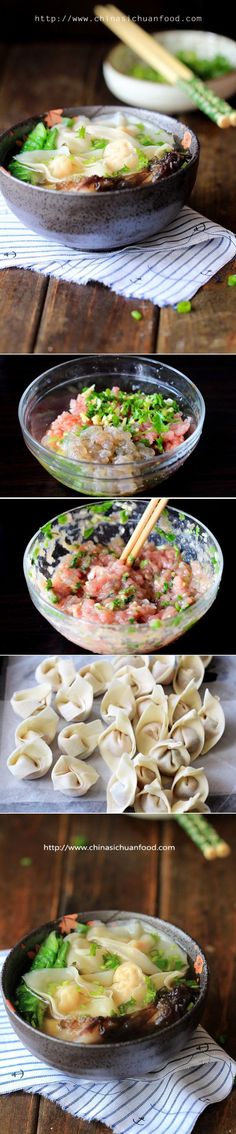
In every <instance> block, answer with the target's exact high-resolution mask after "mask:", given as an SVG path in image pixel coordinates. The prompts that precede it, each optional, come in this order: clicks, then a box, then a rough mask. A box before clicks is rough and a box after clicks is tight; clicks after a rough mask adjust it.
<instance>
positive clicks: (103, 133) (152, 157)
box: [9, 110, 191, 192]
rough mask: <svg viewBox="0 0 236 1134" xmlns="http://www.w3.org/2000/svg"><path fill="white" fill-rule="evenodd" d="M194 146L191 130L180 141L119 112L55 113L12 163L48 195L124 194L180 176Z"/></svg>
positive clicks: (16, 173)
mask: <svg viewBox="0 0 236 1134" xmlns="http://www.w3.org/2000/svg"><path fill="white" fill-rule="evenodd" d="M189 145H190V133H189V131H187V130H186V132H185V134H184V136H183V139H182V141H180V139H179V138H177V137H174V135H173V134H169V133H167V132H166V131H164V130H161V129H158V128H157V127H156V128H155V127H154V126H153V125H151V126H150V124H149V123H146V122H143V121H142V122H137V121H136V119H134V118H133V119H132V118H128V117H127V116H126V115H125V114H123V113H122V112H120V111H117V112H116V113H114V115H113V116H112V117H109V116H106V115H105V114H103V115H101V116H99V115H97V116H96V117H94V118H87V117H86V116H85V115H79V116H78V117H76V118H66V117H64V116H63V112H62V111H61V110H59V111H50V112H49V114H48V115H46V116H45V119H44V121H40V122H38V123H37V125H36V126H35V127H34V129H33V130H32V131H31V132H30V134H28V136H27V137H26V139H25V141H24V142H23V145H22V147H21V149H20V152H19V153H16V154H15V155H14V156H13V157H12V159H11V161H10V164H9V171H10V173H11V174H12V175H13V176H14V177H17V178H18V179H19V180H21V181H28V182H30V184H31V185H39V186H40V185H41V186H45V187H46V188H47V189H66V190H75V191H78V190H83V191H87V192H94V191H98V190H103V191H104V190H106V191H107V190H109V189H112V188H115V189H124V188H128V187H129V186H130V187H132V186H135V185H139V184H143V183H146V182H148V181H150V182H155V181H158V180H159V179H160V178H163V177H169V176H170V174H172V173H176V172H177V171H178V170H179V169H181V167H182V166H183V165H185V164H186V162H187V161H188V160H189V159H190V156H191V155H190V150H189Z"/></svg>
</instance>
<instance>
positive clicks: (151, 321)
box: [0, 42, 236, 355]
mask: <svg viewBox="0 0 236 1134" xmlns="http://www.w3.org/2000/svg"><path fill="white" fill-rule="evenodd" d="M106 51H107V45H103V44H101V43H100V42H99V44H98V45H96V42H91V44H89V43H85V42H84V43H83V44H81V45H79V44H77V43H56V44H55V45H53V44H50V43H45V44H44V43H40V44H38V43H32V44H25V45H24V44H21V45H19V46H14V45H13V46H10V47H6V48H5V47H2V52H1V55H0V73H1V88H0V101H1V128H5V127H8V126H9V125H11V124H14V123H15V122H17V121H21V120H22V119H24V118H27V117H28V116H29V115H30V114H37V113H39V112H40V111H42V110H44V108H46V107H48V106H54V105H55V106H60V105H61V106H63V105H64V106H66V105H68V102H69V104H70V105H88V104H89V103H90V104H100V103H101V104H103V105H104V104H105V103H109V102H110V103H114V102H115V100H114V99H113V98H112V95H110V93H109V91H107V88H106V86H105V83H104V80H103V77H102V69H101V64H102V60H103V58H104V54H106ZM185 120H186V122H187V123H188V124H189V125H191V126H192V128H193V129H194V130H195V131H196V133H197V134H198V136H199V139H200V143H201V160H200V168H199V173H198V178H197V185H196V188H195V190H194V193H193V195H192V198H191V201H192V205H193V206H194V207H195V208H196V209H198V210H199V211H200V212H202V213H203V214H204V215H206V216H208V217H210V218H211V219H212V220H214V221H217V222H219V223H221V224H223V225H225V226H226V227H227V228H229V229H234V227H235V191H234V168H235V149H236V131H233V130H231V131H228V130H225V131H222V130H219V129H217V127H216V126H214V125H213V123H210V121H209V120H208V119H207V118H205V117H203V115H200V114H198V113H193V114H190V115H185ZM6 263H7V262H6ZM235 270H236V261H235V262H234V261H231V263H230V265H226V267H225V268H224V269H223V270H222V271H221V272H220V274H218V275H217V276H215V277H214V278H213V280H211V281H210V283H209V284H208V285H206V286H205V287H204V288H202V289H201V290H200V291H198V293H197V295H196V296H195V298H194V300H193V304H192V311H191V313H190V314H187V315H179V314H178V313H177V312H176V311H175V310H174V309H173V308H172V307H166V308H164V309H162V311H159V309H158V307H154V306H153V304H152V303H150V302H148V301H143V302H140V301H135V296H134V297H133V299H131V300H126V299H123V298H120V297H119V296H117V295H115V293H114V292H112V291H109V290H108V288H105V287H103V286H102V285H100V284H93V283H91V284H87V285H86V286H83V287H80V286H78V285H77V284H68V283H66V282H63V281H61V282H58V281H57V280H55V279H52V278H51V279H50V278H47V277H45V276H41V275H39V274H37V273H34V274H32V272H31V271H24V270H20V269H15V268H10V269H7V266H6V270H4V271H1V273H0V311H1V328H2V330H1V338H0V350H1V352H2V353H3V354H4V353H6V354H7V353H36V354H41V353H42V352H45V353H48V354H49V355H51V354H54V353H55V352H60V351H61V352H64V351H67V352H72V353H73V352H77V351H79V352H85V353H88V352H90V351H93V352H94V353H96V352H99V351H100V352H102V351H111V352H113V351H118V352H119V353H122V352H124V351H127V352H129V353H139V352H141V353H144V352H145V353H146V352H155V351H158V353H162V354H166V353H167V352H169V353H171V352H172V353H176V354H184V353H187V352H190V353H193V354H194V353H197V354H198V353H204V352H208V353H213V354H217V353H220V354H221V353H225V354H226V353H234V351H235V349H236V336H235V331H234V312H235V292H234V288H231V287H228V285H227V277H228V275H229V273H230V274H231V273H233V272H235ZM137 305H138V308H139V310H140V311H141V312H142V315H143V318H142V320H141V321H140V322H135V321H134V320H133V319H132V317H131V311H132V310H133V309H134V308H135V307H136V306H137Z"/></svg>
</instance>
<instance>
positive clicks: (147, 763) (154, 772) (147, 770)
mask: <svg viewBox="0 0 236 1134" xmlns="http://www.w3.org/2000/svg"><path fill="white" fill-rule="evenodd" d="M133 763H134V767H135V768H136V773H137V785H138V788H139V791H141V788H144V787H145V785H146V784H151V783H152V782H153V780H158V779H159V783H160V787H161V777H160V773H159V771H158V767H157V761H156V758H155V757H154V756H142V753H141V752H138V753H137V756H134V759H133Z"/></svg>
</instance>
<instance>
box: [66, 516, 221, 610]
mask: <svg viewBox="0 0 236 1134" xmlns="http://www.w3.org/2000/svg"><path fill="white" fill-rule="evenodd" d="M123 547H124V543H123V540H122V539H121V538H120V537H117V538H116V539H115V540H111V542H110V545H109V546H107V547H104V546H102V545H101V544H95V543H94V542H93V541H92V540H88V541H87V542H85V543H84V544H83V543H81V544H78V546H77V547H76V548H75V550H74V551H73V552H72V553H69V554H67V555H64V556H63V557H62V558H61V559H60V561H59V563H58V565H57V567H56V569H55V571H54V572H53V574H52V576H51V578H50V579H49V580H48V581H47V583H46V587H47V589H48V590H49V591H51V592H52V601H53V602H55V603H56V606H57V608H58V607H59V608H60V610H62V611H64V612H66V613H68V614H71V615H74V617H75V618H83V619H88V620H90V621H96V622H101V623H106V624H110V625H112V624H115V625H121V624H123V623H131V624H132V623H150V624H151V625H153V623H154V624H155V622H156V621H158V622H159V621H163V620H165V619H168V618H173V617H175V616H176V615H177V613H179V612H180V611H182V610H185V609H186V608H187V607H189V606H192V605H193V603H195V602H196V599H197V598H198V597H199V596H200V595H201V594H204V592H205V591H206V590H207V589H208V587H209V584H210V577H209V574H208V573H207V570H206V568H205V567H204V566H203V565H202V564H200V563H199V562H198V561H197V560H191V561H190V562H189V563H186V562H185V561H184V559H183V558H182V556H181V553H180V551H179V549H178V547H177V546H176V545H175V544H172V546H171V547H169V546H163V547H158V548H157V547H155V545H154V543H153V542H152V541H151V540H150V541H147V542H146V543H145V544H144V546H143V548H142V551H141V553H140V555H139V557H138V558H137V559H136V560H135V562H134V563H133V564H132V563H131V564H130V565H127V563H122V562H121V561H120V555H121V551H122V550H123Z"/></svg>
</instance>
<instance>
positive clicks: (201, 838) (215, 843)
mask: <svg viewBox="0 0 236 1134" xmlns="http://www.w3.org/2000/svg"><path fill="white" fill-rule="evenodd" d="M175 818H176V820H177V823H179V826H180V827H182V828H183V830H184V831H185V834H186V835H188V836H189V838H190V839H192V842H193V843H196V846H197V847H198V848H199V850H200V851H201V852H202V854H203V855H204V858H207V859H209V860H211V859H213V858H226V857H227V856H228V855H229V854H230V847H229V846H228V843H226V842H225V840H224V839H222V838H221V836H220V835H218V832H217V831H216V830H215V827H212V826H211V823H208V820H207V819H204V817H203V815H198V814H197V813H196V814H194V812H193V813H192V815H189V814H188V815H176V817H175Z"/></svg>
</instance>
